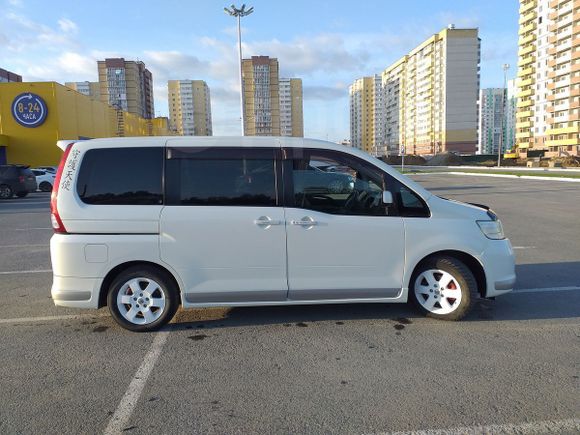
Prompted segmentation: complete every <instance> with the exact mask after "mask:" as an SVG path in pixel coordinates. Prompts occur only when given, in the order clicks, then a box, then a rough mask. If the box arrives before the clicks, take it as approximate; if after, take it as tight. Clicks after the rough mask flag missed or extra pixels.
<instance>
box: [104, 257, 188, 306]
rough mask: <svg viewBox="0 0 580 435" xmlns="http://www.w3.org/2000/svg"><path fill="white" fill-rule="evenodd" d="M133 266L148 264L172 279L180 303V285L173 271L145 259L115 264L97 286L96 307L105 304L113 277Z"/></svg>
mask: <svg viewBox="0 0 580 435" xmlns="http://www.w3.org/2000/svg"><path fill="white" fill-rule="evenodd" d="M134 266H149V267H153V268H155V269H157V270H159V271H160V272H162V273H164V274H166V275H167V276H168V277H169V279H171V280H172V281H173V283H174V284H175V286H176V287H177V289H178V290H179V293H180V298H179V300H180V303H181V285H179V281H178V280H177V278H176V277H175V275H174V273H173V272H171V271H170V270H169V269H168V268H167V267H165V266H162V265H161V264H159V263H154V262H152V261H145V260H136V261H127V262H125V263H121V264H118V265H117V266H115V267H113V268H112V269H111V270H110V271H109V272H108V273H107V275H106V276H105V278H104V279H103V282H102V283H101V287H100V288H99V306H98V308H102V307H105V306H107V293H108V290H109V287H110V285H111V283H112V282H113V281H114V279H115V278H116V277H117V276H119V274H120V273H122V272H123V271H125V270H127V269H129V268H130V267H134Z"/></svg>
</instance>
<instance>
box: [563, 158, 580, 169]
mask: <svg viewBox="0 0 580 435" xmlns="http://www.w3.org/2000/svg"><path fill="white" fill-rule="evenodd" d="M562 167H564V168H578V167H580V157H574V156H569V157H565V158H563V159H562Z"/></svg>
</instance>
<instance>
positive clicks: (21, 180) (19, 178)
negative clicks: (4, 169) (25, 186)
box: [18, 175, 26, 183]
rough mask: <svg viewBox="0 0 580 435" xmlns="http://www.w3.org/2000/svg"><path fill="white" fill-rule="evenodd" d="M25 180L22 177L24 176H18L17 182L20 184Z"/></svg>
mask: <svg viewBox="0 0 580 435" xmlns="http://www.w3.org/2000/svg"><path fill="white" fill-rule="evenodd" d="M25 179H26V177H24V175H19V176H18V181H19V182H20V183H24V180H25Z"/></svg>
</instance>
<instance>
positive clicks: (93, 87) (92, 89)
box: [64, 82, 101, 100]
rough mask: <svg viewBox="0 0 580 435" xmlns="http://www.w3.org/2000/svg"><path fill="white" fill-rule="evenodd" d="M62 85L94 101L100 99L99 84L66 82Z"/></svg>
mask: <svg viewBox="0 0 580 435" xmlns="http://www.w3.org/2000/svg"><path fill="white" fill-rule="evenodd" d="M64 85H65V86H66V87H67V88H71V89H72V90H75V91H77V92H80V93H81V94H83V95H86V96H87V97H91V98H92V99H94V100H100V99H101V84H100V83H99V82H66V83H65V84H64Z"/></svg>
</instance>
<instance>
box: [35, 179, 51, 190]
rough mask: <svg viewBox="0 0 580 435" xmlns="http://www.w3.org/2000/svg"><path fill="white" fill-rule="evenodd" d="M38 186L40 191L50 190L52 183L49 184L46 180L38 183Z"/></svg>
mask: <svg viewBox="0 0 580 435" xmlns="http://www.w3.org/2000/svg"><path fill="white" fill-rule="evenodd" d="M38 188H39V189H40V190H41V191H42V192H50V191H51V190H52V184H50V183H49V182H48V181H43V182H42V183H40V186H38Z"/></svg>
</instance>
